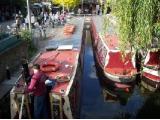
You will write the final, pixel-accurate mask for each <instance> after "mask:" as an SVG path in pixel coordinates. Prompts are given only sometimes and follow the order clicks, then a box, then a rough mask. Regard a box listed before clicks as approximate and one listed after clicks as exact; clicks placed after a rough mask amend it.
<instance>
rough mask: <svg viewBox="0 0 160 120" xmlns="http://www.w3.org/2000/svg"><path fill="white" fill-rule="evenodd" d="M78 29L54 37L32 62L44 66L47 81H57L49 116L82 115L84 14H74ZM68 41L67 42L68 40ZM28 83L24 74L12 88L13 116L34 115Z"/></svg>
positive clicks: (73, 116) (50, 99)
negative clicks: (71, 33)
mask: <svg viewBox="0 0 160 120" xmlns="http://www.w3.org/2000/svg"><path fill="white" fill-rule="evenodd" d="M70 22H71V24H74V27H75V31H74V34H73V35H70V36H69V38H68V36H67V37H65V35H64V36H62V38H64V39H63V40H62V39H61V40H57V41H56V40H51V41H52V42H51V41H50V43H52V44H54V45H56V47H55V46H54V45H53V46H52V44H49V45H48V46H49V47H53V48H54V49H49V47H48V46H46V48H48V51H42V52H40V53H39V54H38V55H37V56H36V57H35V59H34V60H33V61H32V62H31V64H35V63H38V64H40V66H41V67H40V68H41V70H42V71H43V72H44V73H45V74H46V76H47V77H48V78H49V80H47V81H46V82H48V83H51V84H52V83H55V84H54V86H52V87H51V89H50V91H49V101H50V102H49V109H50V117H51V118H55V119H59V118H60V119H63V118H69V119H72V118H79V112H80V111H79V109H80V107H79V104H80V98H79V97H80V82H81V75H82V68H83V52H84V48H83V47H84V45H83V44H84V41H83V39H84V34H83V25H84V18H82V17H79V18H72V19H71V21H70ZM66 41H67V42H66ZM25 87H26V83H25V80H24V77H23V75H21V76H20V77H19V79H18V80H17V82H16V85H15V86H14V87H13V88H12V90H11V92H10V100H11V103H10V106H11V118H32V114H31V110H32V109H31V107H30V106H31V104H32V103H31V99H30V95H28V94H25V93H24V90H25Z"/></svg>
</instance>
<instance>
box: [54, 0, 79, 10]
mask: <svg viewBox="0 0 160 120" xmlns="http://www.w3.org/2000/svg"><path fill="white" fill-rule="evenodd" d="M52 2H53V3H54V4H58V5H61V6H63V7H64V8H67V9H68V10H69V9H71V8H75V7H76V6H77V5H78V4H79V3H80V0H52Z"/></svg>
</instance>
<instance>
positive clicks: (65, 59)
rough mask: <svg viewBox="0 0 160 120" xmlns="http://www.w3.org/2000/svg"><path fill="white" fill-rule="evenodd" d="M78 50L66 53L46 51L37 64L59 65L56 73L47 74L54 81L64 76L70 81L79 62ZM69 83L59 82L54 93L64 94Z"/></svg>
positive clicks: (54, 88)
mask: <svg viewBox="0 0 160 120" xmlns="http://www.w3.org/2000/svg"><path fill="white" fill-rule="evenodd" d="M78 54H79V51H78V50H65V51H63V50H62V51H46V52H43V53H42V54H41V55H40V56H39V57H38V59H37V60H36V62H35V63H38V64H40V65H42V64H44V63H45V62H48V61H54V62H56V63H59V66H60V67H59V69H58V70H57V71H55V72H45V74H46V75H47V76H48V77H49V78H50V79H52V80H56V78H57V76H63V77H64V81H65V78H68V79H70V78H71V77H72V73H73V72H74V67H75V64H76V62H77V59H76V58H77V55H78ZM68 84H69V81H67V82H66V81H65V82H58V83H57V84H56V85H55V86H54V87H53V89H52V92H56V93H64V92H65V91H66V89H67V87H68Z"/></svg>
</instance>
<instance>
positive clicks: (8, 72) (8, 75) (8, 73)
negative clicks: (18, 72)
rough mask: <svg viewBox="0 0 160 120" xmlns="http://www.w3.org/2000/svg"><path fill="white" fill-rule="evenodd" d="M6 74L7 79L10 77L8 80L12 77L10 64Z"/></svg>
mask: <svg viewBox="0 0 160 120" xmlns="http://www.w3.org/2000/svg"><path fill="white" fill-rule="evenodd" d="M6 76H7V79H8V80H10V79H11V73H10V70H9V67H8V66H7V67H6Z"/></svg>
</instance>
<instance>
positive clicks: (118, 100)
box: [80, 23, 160, 119]
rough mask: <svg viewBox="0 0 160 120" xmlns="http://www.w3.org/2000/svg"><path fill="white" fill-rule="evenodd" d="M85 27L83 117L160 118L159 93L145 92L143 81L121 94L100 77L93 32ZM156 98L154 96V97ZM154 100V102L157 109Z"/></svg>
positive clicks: (82, 87)
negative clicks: (92, 39) (93, 45)
mask: <svg viewBox="0 0 160 120" xmlns="http://www.w3.org/2000/svg"><path fill="white" fill-rule="evenodd" d="M88 25H89V24H87V23H86V25H85V26H88ZM86 28H87V27H86ZM85 30H86V39H85V43H86V44H85V54H84V68H83V80H82V86H81V114H80V118H81V119H104V118H105V119H106V118H110V119H114V118H121V119H125V118H160V115H159V113H158V111H157V108H158V107H159V106H158V105H159V104H157V103H158V102H157V100H156V98H159V100H160V97H159V96H157V95H159V94H157V93H154V95H152V94H151V93H149V92H148V91H147V92H146V91H144V89H143V88H142V87H141V85H140V84H137V85H136V86H135V88H134V90H133V91H132V92H129V93H127V92H126V93H123V92H122V93H121V92H118V93H117V92H115V91H114V90H113V89H110V86H108V85H106V84H104V83H103V80H102V78H101V76H100V74H101V73H99V70H98V68H97V67H96V66H97V64H96V62H95V59H94V53H93V49H92V43H91V35H90V31H89V29H85ZM153 97H154V99H152V98H153ZM155 100H156V101H155ZM159 100H158V101H159ZM159 102H160V101H159ZM152 103H153V104H154V108H153V104H152ZM147 109H148V110H147ZM149 109H153V110H155V111H152V110H149ZM158 110H159V108H158Z"/></svg>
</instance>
